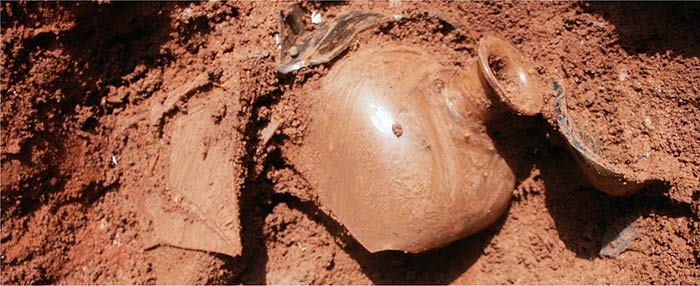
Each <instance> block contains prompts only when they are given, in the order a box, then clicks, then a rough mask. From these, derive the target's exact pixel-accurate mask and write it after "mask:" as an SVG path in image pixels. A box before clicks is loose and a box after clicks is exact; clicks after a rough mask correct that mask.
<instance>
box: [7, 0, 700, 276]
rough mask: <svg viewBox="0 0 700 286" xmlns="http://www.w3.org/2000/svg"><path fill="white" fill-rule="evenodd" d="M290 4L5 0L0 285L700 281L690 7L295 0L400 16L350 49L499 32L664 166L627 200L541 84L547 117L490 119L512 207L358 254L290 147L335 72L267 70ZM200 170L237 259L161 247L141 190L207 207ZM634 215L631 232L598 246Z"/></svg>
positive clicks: (581, 108)
mask: <svg viewBox="0 0 700 286" xmlns="http://www.w3.org/2000/svg"><path fill="white" fill-rule="evenodd" d="M290 4H291V3H275V4H270V3H262V2H260V3H258V2H241V3H238V2H228V3H218V2H207V3H101V4H98V3H14V2H11V3H10V2H3V3H2V4H1V5H2V11H1V13H2V15H1V17H2V46H1V48H2V58H1V60H2V81H1V83H2V87H1V90H0V91H1V93H2V121H1V122H0V124H2V134H1V135H0V138H1V140H2V144H1V150H2V155H1V162H2V170H1V175H2V176H1V180H2V181H1V183H2V191H1V201H0V203H1V204H2V229H1V234H0V242H1V243H2V245H1V247H0V251H1V256H0V259H1V264H2V269H1V272H2V277H1V282H2V283H3V284H10V283H12V284H14V283H22V284H25V283H205V282H209V283H333V284H336V283H343V284H348V283H456V284H459V283H462V284H464V283H687V284H699V283H700V272H698V271H697V269H698V268H700V252H699V251H698V249H700V218H699V216H700V183H698V182H700V145H699V144H700V95H699V94H700V54H699V53H700V52H699V50H698V49H697V43H698V42H700V38H699V36H700V28H698V27H700V23H698V19H700V7H699V6H700V5H698V4H695V3H662V4H642V3H568V2H567V3H522V4H509V3H471V2H466V3H450V4H446V3H440V4H434V3H413V2H401V1H390V2H376V3H375V2H352V3H332V4H331V3H303V5H304V6H305V7H307V8H308V9H310V10H316V11H319V12H320V13H321V14H322V15H323V19H324V21H328V20H329V19H332V18H333V17H336V16H338V15H340V14H342V13H345V12H349V11H352V10H358V9H367V10H372V11H377V12H382V13H385V14H387V15H395V14H396V15H401V19H400V20H397V21H393V22H390V23H387V24H383V25H382V26H379V27H375V28H370V29H368V30H366V31H364V32H363V33H361V34H360V35H359V36H358V37H357V39H356V41H354V42H353V44H352V45H351V47H350V50H349V51H348V52H347V53H352V52H354V51H357V50H359V49H362V48H363V47H366V46H378V45H391V44H393V43H401V44H405V45H412V46H418V47H423V48H425V49H427V50H428V51H429V52H431V53H433V54H436V55H438V56H439V61H440V62H441V63H442V64H445V65H457V66H460V65H463V64H464V62H463V60H464V59H467V58H471V57H474V56H475V55H476V45H477V43H478V39H479V38H480V37H481V36H482V35H484V34H487V33H492V32H497V33H499V34H501V35H503V36H504V37H505V38H507V39H508V40H510V41H512V42H513V43H514V44H515V45H516V46H517V47H518V48H520V49H521V50H522V51H523V53H524V54H526V55H529V56H530V57H531V58H532V59H533V62H535V63H536V68H537V71H538V72H539V73H540V75H541V76H542V77H543V79H545V80H546V82H551V81H552V80H554V79H556V80H559V81H561V82H562V83H564V85H565V86H566V88H567V91H568V93H569V94H570V99H569V105H570V106H569V107H570V109H571V112H572V113H573V116H576V118H577V119H578V121H579V122H581V124H583V125H584V126H586V127H587V128H588V129H589V130H590V131H591V132H592V133H593V134H594V136H596V137H597V138H598V139H599V140H600V141H601V142H603V143H604V144H603V146H605V148H604V150H603V151H604V154H605V157H606V158H607V159H608V160H610V161H611V162H612V163H614V164H616V165H617V166H618V167H620V168H625V169H626V170H630V171H634V172H640V173H644V174H648V175H649V176H652V177H655V178H660V179H663V180H665V181H667V182H668V184H657V185H652V186H650V187H647V188H645V189H644V190H642V191H640V192H638V193H637V194H635V195H633V196H631V197H626V198H613V197H609V196H607V195H605V194H603V193H601V192H599V191H597V190H595V189H593V188H592V187H591V186H590V185H589V184H588V183H587V182H586V180H585V179H584V177H583V175H582V173H581V172H580V170H579V169H578V167H577V166H576V164H575V163H574V161H573V158H572V157H571V155H570V154H569V153H568V151H567V149H566V148H565V146H564V141H563V139H562V138H561V137H560V136H558V135H557V131H556V128H555V127H552V126H554V123H555V121H554V108H553V95H554V94H553V92H550V91H548V92H547V93H546V94H545V110H544V112H543V115H542V116H539V117H537V118H535V119H523V118H513V120H512V121H510V122H511V124H513V125H515V126H517V127H519V128H518V130H519V131H518V132H500V133H498V134H494V137H495V140H496V141H498V142H502V144H500V145H499V151H500V152H501V153H502V155H503V156H505V157H506V158H512V159H513V161H512V162H513V164H512V166H513V167H514V169H515V170H516V173H517V176H518V182H517V183H516V184H517V187H516V189H515V190H514V193H513V194H514V200H513V202H512V203H511V205H510V207H509V209H508V210H507V212H506V214H505V215H503V216H502V217H501V219H500V220H499V221H498V222H497V223H496V224H495V225H494V226H492V227H490V228H488V229H487V230H485V231H483V232H481V233H479V234H477V235H474V236H471V237H468V238H465V239H462V240H459V241H457V242H454V243H452V244H450V245H448V246H447V247H445V248H442V249H437V250H433V251H429V252H427V253H422V254H415V255H413V254H403V253H399V252H382V253H374V254H372V253H369V252H368V251H367V250H365V249H364V248H363V247H362V246H361V245H359V244H358V243H357V242H356V241H355V240H354V239H353V238H352V237H351V236H350V235H348V234H347V232H345V231H344V229H343V227H342V225H340V224H339V223H338V222H336V221H335V220H334V219H333V218H332V217H331V216H329V215H328V214H327V213H326V212H324V211H323V207H322V206H319V205H317V204H316V203H315V201H316V199H315V190H313V189H310V188H309V187H308V186H309V184H308V183H307V181H306V178H304V177H303V176H302V175H301V174H299V172H298V171H297V169H296V168H295V166H294V165H293V164H292V163H291V162H289V161H288V160H286V157H285V154H284V152H283V151H282V150H284V149H288V148H294V146H298V145H300V144H303V140H304V132H305V129H306V122H307V121H306V119H308V114H306V113H305V109H304V106H305V101H304V98H305V96H307V95H308V94H311V92H310V91H311V90H313V89H314V88H315V87H316V86H317V85H318V84H319V82H320V80H321V79H322V78H323V76H324V75H325V74H326V73H327V70H328V69H329V68H330V67H331V66H332V63H331V64H327V65H322V66H318V67H314V68H311V69H304V70H301V71H299V72H296V73H294V74H292V75H288V76H278V74H277V73H276V70H275V69H276V60H277V59H276V58H277V56H276V55H277V49H276V44H275V42H274V34H275V32H276V29H277V22H276V13H277V12H278V11H279V10H280V9H285V8H286V7H288V6H289V5H290ZM308 26H309V28H310V29H314V25H311V24H309V25H308ZM270 120H276V121H279V122H280V127H279V129H278V130H277V132H275V133H274V135H272V137H271V139H270V140H269V142H268V144H266V145H265V146H263V144H262V142H261V141H263V140H261V139H259V138H260V135H261V134H262V133H263V129H264V127H265V126H267V124H268V122H269V121H270ZM501 129H502V128H501ZM499 130H500V129H499ZM505 130H508V129H507V128H506V129H505ZM265 133H269V130H268V131H265ZM265 136H269V135H265ZM264 141H266V140H264ZM178 154H181V155H178ZM212 154H213V155H212ZM210 156H213V157H210ZM185 157H187V158H193V159H191V160H187V159H184V158H185ZM113 158H114V159H113ZM515 158H517V160H516V159H515ZM183 176H186V177H188V178H192V180H182V179H181V178H182V177H183ZM202 186H211V188H208V187H204V188H207V189H209V190H227V191H229V192H230V196H229V197H223V199H224V200H230V201H227V202H228V203H226V204H221V205H222V206H223V207H222V208H221V209H220V210H221V212H220V213H217V214H216V215H215V216H214V217H213V218H207V220H208V221H214V222H216V223H220V224H222V225H224V226H225V227H223V226H222V227H220V228H217V229H226V230H227V231H229V232H230V233H236V232H240V242H238V241H237V240H236V238H237V237H230V236H227V235H224V237H228V238H230V239H223V241H227V243H228V244H226V245H225V246H221V245H212V246H211V247H225V248H226V249H227V251H228V252H229V254H230V255H224V254H214V253H211V252H203V251H197V250H190V249H188V247H187V246H186V245H180V246H179V247H174V246H172V245H171V244H168V243H165V242H164V240H163V235H164V234H165V235H167V234H168V230H169V229H167V228H166V229H165V230H163V229H158V228H156V227H155V226H157V225H158V226H162V225H168V224H167V223H163V222H157V221H154V215H153V211H154V210H153V209H152V208H149V206H151V205H152V202H153V200H156V201H161V202H165V203H162V204H161V205H162V206H164V207H162V208H159V209H156V210H155V211H156V212H159V211H161V212H162V213H160V212H159V213H158V214H160V215H155V217H156V218H158V219H162V216H168V217H180V218H181V219H180V220H179V221H180V222H182V221H185V222H186V223H193V222H195V221H197V220H198V219H203V218H202V215H201V214H198V213H196V212H193V211H192V209H193V208H192V206H195V207H196V206H200V205H199V204H200V203H211V202H220V201H219V200H218V199H212V198H211V197H207V196H201V197H198V196H195V197H188V193H187V192H186V191H182V190H187V189H188V188H202ZM183 192H184V193H183ZM217 193H220V192H217ZM195 209H196V208H195ZM235 212H240V217H236V216H235V215H233V216H231V217H228V216H227V215H226V214H227V213H235ZM630 223H633V224H634V225H635V226H636V227H637V228H638V232H639V238H638V239H636V240H634V241H633V242H632V243H631V244H630V245H629V248H628V249H627V251H626V252H623V253H622V254H620V255H619V256H617V257H614V258H604V257H599V255H598V252H599V250H600V249H601V244H602V243H603V241H604V239H605V238H606V237H609V236H610V233H618V232H619V231H620V230H621V229H622V228H624V227H625V226H626V225H628V224H630ZM193 224H194V223H193ZM172 227H173V228H175V229H177V228H178V226H172ZM186 241H187V240H182V241H181V242H182V243H183V244H186V243H185V242H186ZM171 243H172V242H171ZM237 253H240V255H237Z"/></svg>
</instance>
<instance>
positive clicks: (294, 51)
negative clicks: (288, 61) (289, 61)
mask: <svg viewBox="0 0 700 286" xmlns="http://www.w3.org/2000/svg"><path fill="white" fill-rule="evenodd" d="M287 54H288V55H289V56H290V57H292V58H294V57H296V56H298V55H299V48H297V46H291V47H290V48H289V50H287Z"/></svg>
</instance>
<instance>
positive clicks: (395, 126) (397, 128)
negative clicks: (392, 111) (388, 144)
mask: <svg viewBox="0 0 700 286" xmlns="http://www.w3.org/2000/svg"><path fill="white" fill-rule="evenodd" d="M391 131H394V135H396V137H401V135H403V127H401V124H398V123H394V124H393V125H391Z"/></svg>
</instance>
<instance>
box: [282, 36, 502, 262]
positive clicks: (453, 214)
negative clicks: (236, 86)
mask: <svg viewBox="0 0 700 286" xmlns="http://www.w3.org/2000/svg"><path fill="white" fill-rule="evenodd" d="M488 92H490V91H489V87H488V84H487V83H486V81H485V80H484V78H483V76H482V75H481V74H480V73H479V68H478V66H477V64H476V63H475V62H473V64H470V65H468V66H467V68H465V69H458V68H453V67H444V66H442V65H440V64H438V63H437V62H436V61H435V60H434V57H432V56H431V55H429V54H427V53H425V52H424V51H422V50H420V49H416V48H410V47H396V48H380V49H368V50H365V51H361V52H358V53H357V54H353V55H352V56H349V57H348V58H347V59H344V60H342V61H339V62H338V63H337V64H336V65H335V66H334V67H333V68H332V69H331V72H330V73H329V74H328V75H327V77H326V78H325V79H324V82H323V86H322V88H321V90H320V91H319V94H317V95H314V96H313V101H312V103H311V104H310V105H309V108H311V109H312V110H311V112H310V114H312V118H311V122H310V123H309V128H308V134H307V135H306V136H305V139H304V144H303V145H302V146H301V147H300V150H299V151H298V152H296V154H295V155H294V156H293V158H292V161H293V162H294V164H295V165H296V166H297V168H298V169H300V170H301V171H302V172H303V173H304V174H305V175H306V177H307V178H309V181H310V182H311V183H312V184H313V185H314V187H315V189H316V190H318V192H319V193H318V197H319V200H320V203H321V205H322V206H323V208H324V209H327V210H329V212H330V213H331V214H332V216H333V217H335V218H336V219H337V220H338V221H339V222H341V223H342V224H343V225H344V226H345V227H346V228H347V229H348V230H349V231H350V233H351V234H352V235H353V236H354V237H355V238H356V239H357V240H358V241H359V242H360V243H361V244H363V245H364V246H365V247H366V248H367V249H368V250H370V251H372V252H375V251H381V250H402V251H407V252H421V251H425V250H428V249H432V248H436V247H440V246H443V245H445V244H447V243H449V242H452V241H454V240H456V239H459V238H462V237H464V236H467V235H469V234H472V233H475V232H477V231H479V230H481V229H483V228H485V227H486V226H488V225H489V224H491V223H492V222H493V221H495V220H496V219H497V218H498V217H499V216H500V214H501V213H502V212H503V211H504V210H505V208H506V206H507V204H508V202H509V201H510V196H511V192H512V189H513V186H514V183H515V178H514V175H513V172H512V170H511V169H510V167H509V166H508V165H507V163H506V162H505V160H504V159H503V158H502V157H501V156H500V155H499V154H498V152H497V150H496V148H495V146H494V143H493V142H492V140H491V138H490V137H489V136H488V134H487V132H486V126H485V122H486V121H487V120H488V119H489V118H490V114H489V112H490V110H489V106H490V104H489V99H488V94H487V93H488Z"/></svg>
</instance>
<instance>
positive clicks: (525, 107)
mask: <svg viewBox="0 0 700 286" xmlns="http://www.w3.org/2000/svg"><path fill="white" fill-rule="evenodd" d="M496 48H498V51H505V52H504V53H502V54H501V55H499V56H502V57H504V58H505V59H506V60H508V62H509V63H511V64H515V69H518V70H519V71H520V72H518V74H519V77H520V81H518V82H517V83H518V84H523V85H525V86H524V87H525V88H524V89H523V90H525V91H526V92H525V94H513V93H511V92H508V91H507V90H506V88H505V87H504V86H503V84H502V83H501V81H499V80H498V79H497V77H496V75H495V74H494V71H493V70H492V68H491V66H490V65H489V57H490V56H491V55H494V54H496V53H499V52H497V50H496ZM478 58H479V67H480V71H481V72H482V74H483V75H484V77H485V78H486V80H487V81H488V82H489V85H490V86H491V88H492V89H493V90H494V91H495V93H496V95H497V96H498V98H499V99H500V100H501V101H502V102H503V103H504V104H506V105H507V106H508V107H509V108H510V109H511V110H513V111H514V112H516V113H518V114H522V115H528V116H531V115H535V114H538V113H540V112H541V111H542V106H543V105H544V100H543V98H542V94H541V93H540V90H539V88H538V87H539V86H538V85H537V82H536V79H535V78H534V77H533V76H530V75H529V74H528V73H527V71H528V70H529V64H528V60H527V58H526V57H525V56H524V55H523V54H522V53H521V52H520V50H518V48H516V47H515V46H514V45H513V44H511V43H510V42H508V41H506V40H504V39H503V38H502V37H499V36H496V35H486V36H484V37H482V38H481V40H480V41H479V50H478Z"/></svg>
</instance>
